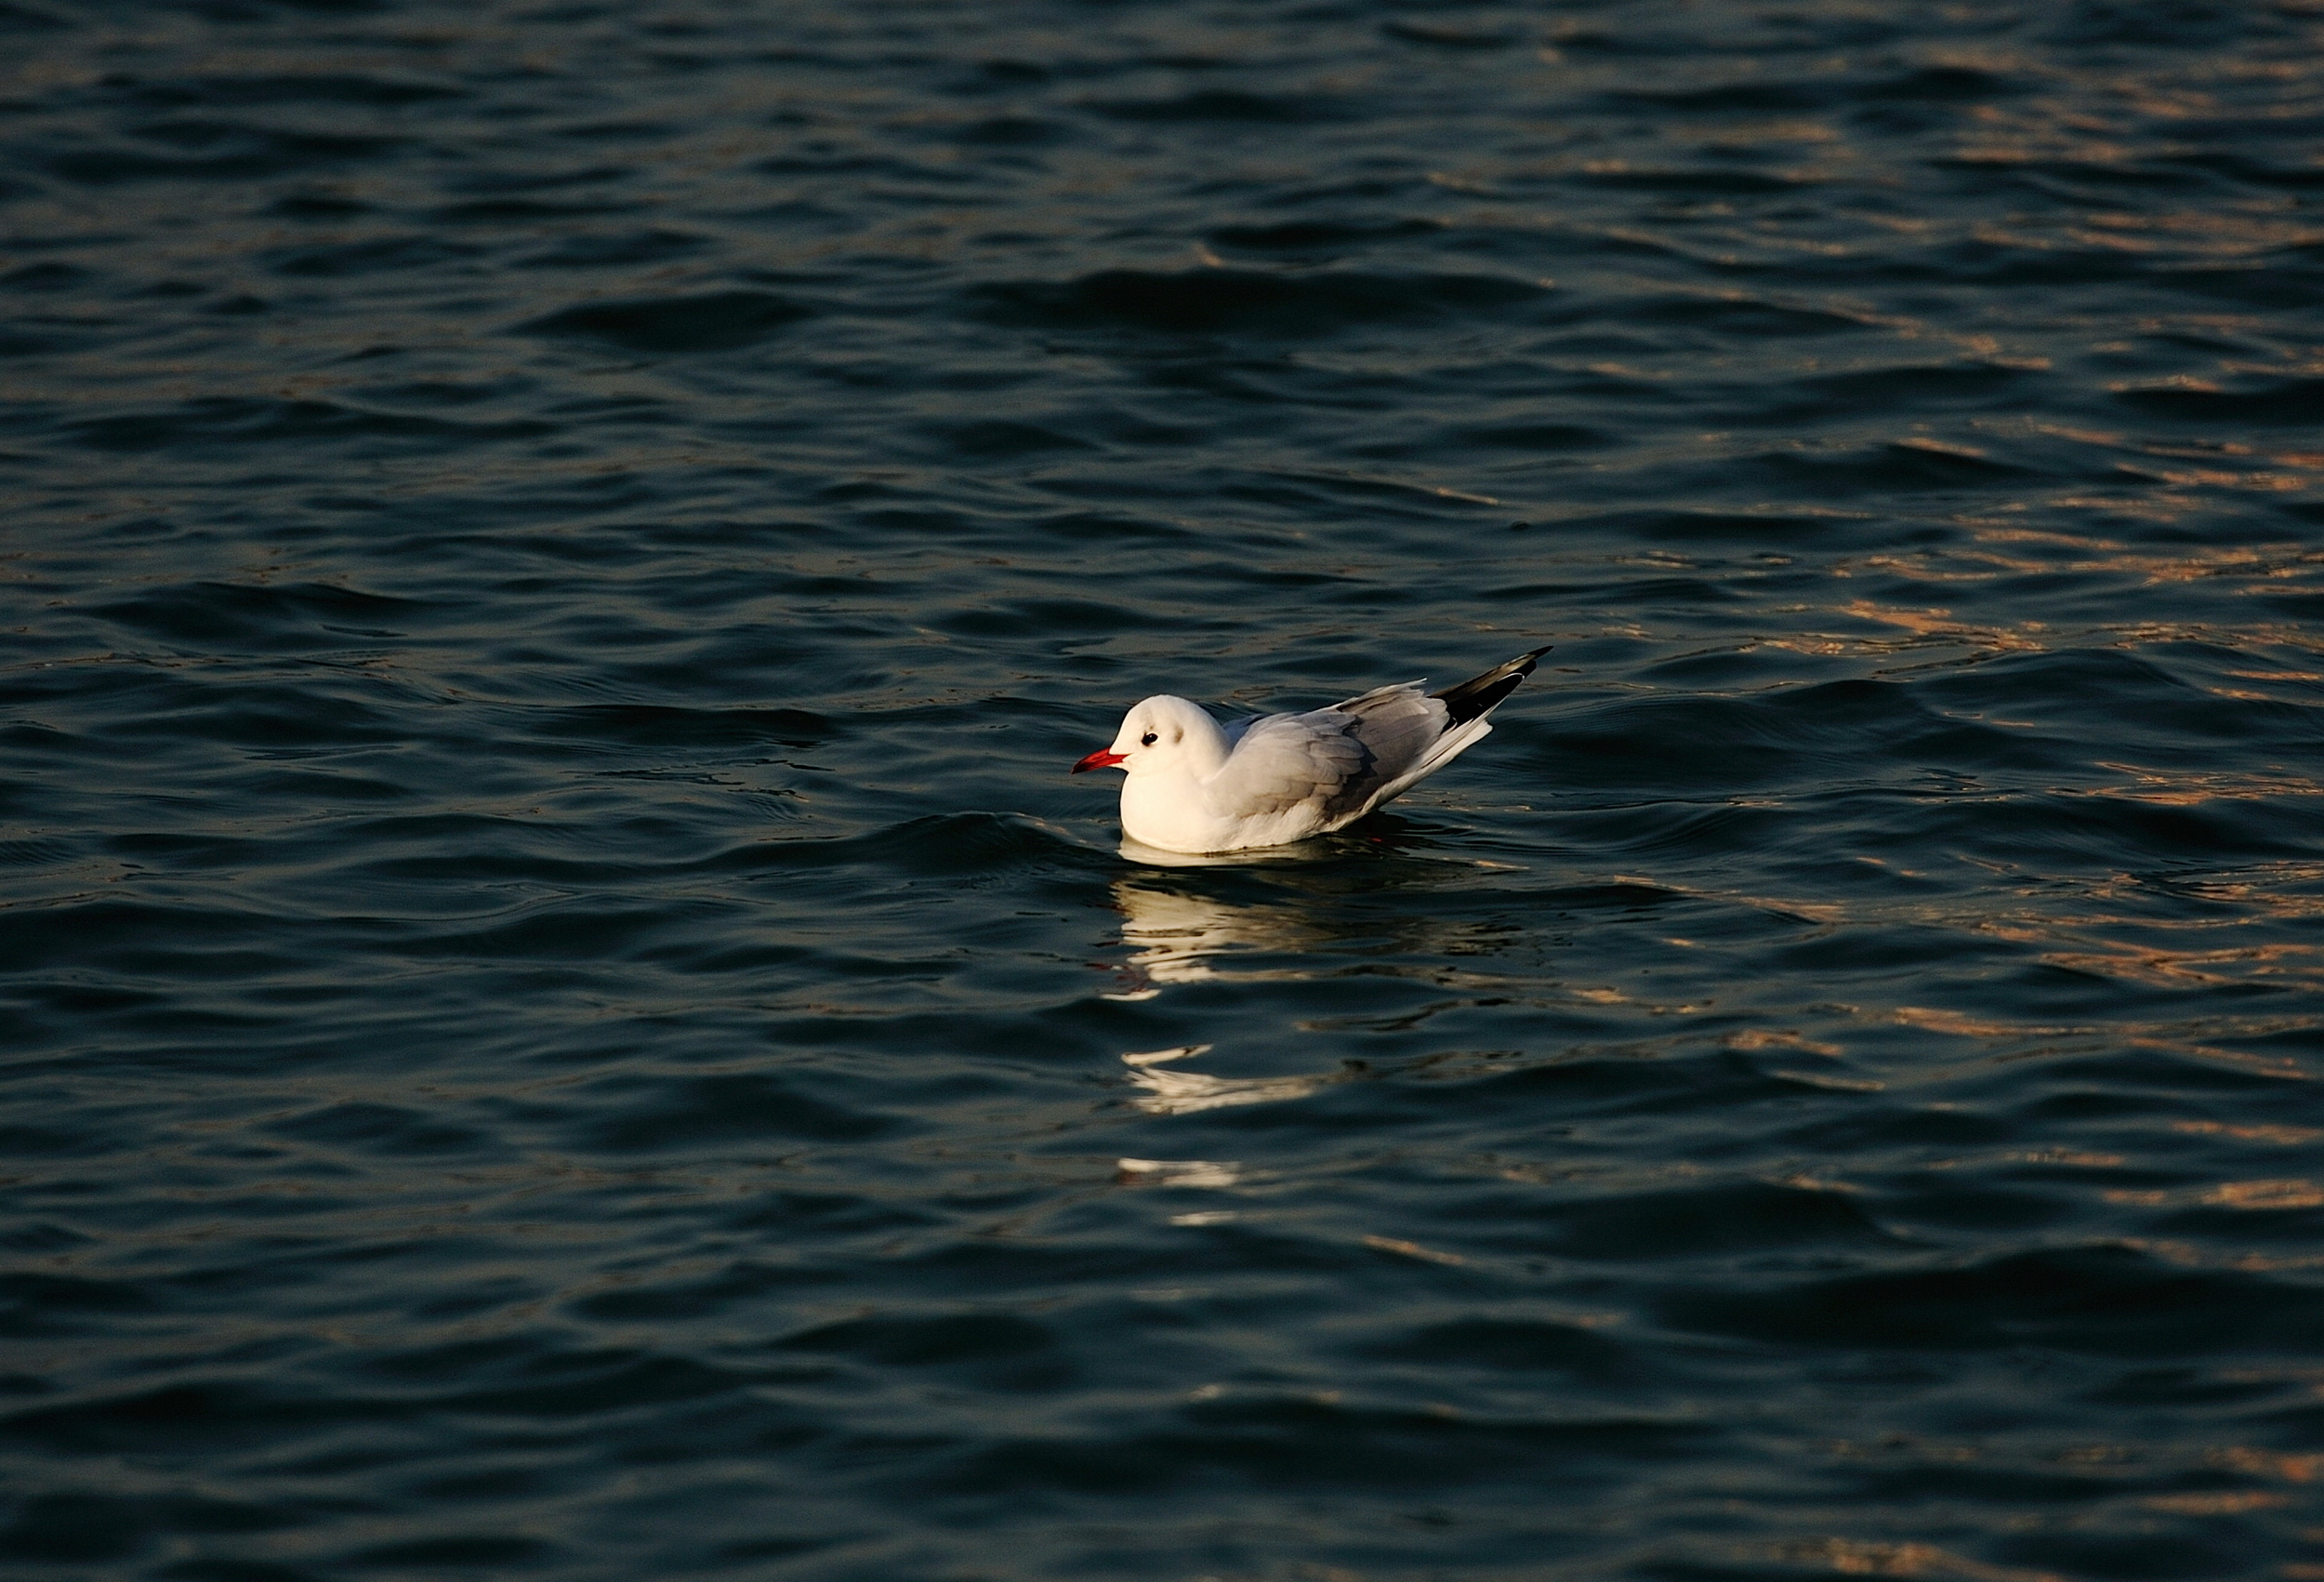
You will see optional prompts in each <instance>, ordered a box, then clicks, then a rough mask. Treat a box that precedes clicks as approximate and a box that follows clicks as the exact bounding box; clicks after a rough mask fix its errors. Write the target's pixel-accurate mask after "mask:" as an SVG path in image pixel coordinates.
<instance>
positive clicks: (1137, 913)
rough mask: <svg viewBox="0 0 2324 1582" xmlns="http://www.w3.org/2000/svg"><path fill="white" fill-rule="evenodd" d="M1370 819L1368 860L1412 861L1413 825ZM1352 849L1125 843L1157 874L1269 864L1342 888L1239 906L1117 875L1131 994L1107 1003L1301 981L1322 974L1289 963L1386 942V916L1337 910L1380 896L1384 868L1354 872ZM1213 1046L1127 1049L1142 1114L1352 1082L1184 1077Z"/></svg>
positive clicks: (1292, 1095) (1339, 845) (1312, 844)
mask: <svg viewBox="0 0 2324 1582" xmlns="http://www.w3.org/2000/svg"><path fill="white" fill-rule="evenodd" d="M1367 823H1369V824H1374V825H1375V826H1376V829H1375V833H1374V834H1372V835H1371V836H1370V837H1355V838H1360V839H1362V840H1363V846H1364V849H1365V851H1366V854H1367V855H1372V856H1377V855H1379V854H1380V853H1382V852H1383V851H1387V852H1394V853H1396V854H1399V855H1401V854H1402V852H1401V848H1400V847H1399V846H1396V845H1391V844H1390V841H1391V839H1392V837H1394V836H1396V835H1398V834H1401V833H1403V830H1404V824H1403V821H1401V820H1391V819H1387V818H1381V819H1378V820H1375V821H1367ZM1350 842H1351V837H1336V838H1332V839H1327V840H1314V841H1306V842H1303V843H1301V845H1299V846H1293V847H1278V848H1274V849H1273V850H1268V851H1264V852H1239V853H1233V854H1229V855H1225V856H1193V857H1190V856H1186V855H1183V854H1181V853H1177V852H1155V851H1148V850H1145V849H1143V848H1139V847H1136V846H1135V843H1133V842H1125V843H1124V845H1123V850H1122V855H1123V856H1125V857H1128V858H1130V859H1131V860H1132V861H1135V862H1139V863H1141V864H1146V865H1148V866H1152V867H1172V868H1192V867H1222V866H1233V867H1246V868H1248V867H1257V866H1266V867H1269V868H1271V869H1275V870H1277V871H1280V870H1281V869H1282V868H1283V867H1285V866H1288V865H1305V867H1306V873H1307V874H1309V875H1312V876H1313V877H1315V878H1316V879H1318V880H1326V879H1328V880H1330V881H1334V882H1327V883H1321V884H1312V885H1303V886H1301V887H1300V889H1301V890H1304V891H1305V893H1304V894H1294V895H1293V896H1291V897H1290V898H1289V899H1287V900H1283V901H1269V902H1234V901H1228V900H1225V899H1223V898H1221V897H1219V896H1216V895H1211V894H1206V893H1204V892H1203V890H1201V889H1200V888H1198V881H1197V882H1196V883H1185V884H1173V883H1171V882H1170V881H1169V879H1167V878H1165V877H1163V876H1161V875H1158V874H1144V875H1138V876H1133V877H1122V878H1117V879H1116V880H1115V881H1114V886H1113V899H1114V905H1115V908H1116V910H1117V911H1119V912H1120V913H1121V915H1122V919H1123V921H1122V930H1121V933H1122V943H1123V944H1125V945H1127V946H1129V947H1130V953H1131V954H1130V956H1129V960H1128V961H1127V962H1125V963H1124V964H1123V969H1122V971H1123V984H1122V986H1121V987H1119V988H1117V989H1116V990H1114V991H1113V992H1112V993H1109V994H1107V995H1104V996H1103V997H1104V998H1106V999H1110V1000H1150V999H1153V998H1155V996H1157V995H1160V994H1161V993H1162V991H1163V989H1164V988H1165V987H1169V986H1176V985H1182V984H1189V983H1221V982H1247V983H1260V982H1296V981H1299V980H1302V979H1306V978H1310V977H1313V976H1314V974H1315V968H1314V964H1313V962H1312V960H1306V959H1302V960H1295V961H1287V960H1284V959H1282V958H1283V957H1285V956H1301V957H1312V956H1314V955H1316V954H1319V953H1323V952H1327V951H1330V950H1332V949H1334V948H1336V947H1342V946H1344V945H1345V944H1346V943H1348V941H1350V940H1351V939H1354V938H1375V937H1377V936H1378V934H1379V932H1380V918H1379V917H1378V916H1376V915H1373V916H1363V915H1355V914H1352V913H1350V912H1349V911H1348V910H1347V909H1345V908H1344V907H1341V906H1339V905H1335V904H1334V903H1336V902H1342V901H1345V900H1347V899H1349V898H1350V896H1351V894H1352V893H1353V894H1362V893H1368V892H1369V891H1371V890H1375V889H1376V888H1378V880H1379V874H1378V871H1377V869H1369V870H1364V871H1360V872H1359V873H1357V874H1354V875H1352V874H1351V868H1350V864H1349V861H1348V860H1349V858H1350V857H1351V855H1352V853H1351V852H1350V850H1348V848H1349V844H1350ZM1335 859H1336V861H1335ZM1286 877H1288V876H1286ZM1351 877H1355V878H1357V879H1358V880H1359V881H1360V882H1359V885H1358V886H1353V887H1351V886H1349V884H1348V881H1349V879H1350V878H1351ZM1407 922H1408V920H1407ZM1399 931H1401V930H1399ZM1234 956H1245V957H1248V958H1253V959H1251V960H1250V963H1249V965H1248V966H1244V967H1240V968H1237V967H1234V966H1229V965H1226V958H1229V957H1234ZM1270 957H1272V958H1274V959H1269V958H1270ZM1210 1048H1211V1046H1210V1045H1208V1044H1189V1045H1184V1046H1182V1047H1180V1048H1169V1049H1147V1050H1133V1051H1129V1052H1127V1053H1125V1054H1124V1055H1123V1056H1122V1063H1123V1064H1124V1065H1126V1066H1128V1067H1129V1080H1130V1081H1131V1082H1133V1083H1135V1084H1136V1085H1137V1086H1138V1087H1139V1088H1142V1089H1144V1092H1143V1093H1142V1095H1141V1096H1140V1097H1139V1098H1138V1099H1137V1100H1136V1101H1134V1102H1135V1103H1136V1104H1137V1106H1138V1108H1140V1109H1141V1110H1143V1111H1145V1112H1146V1113H1147V1114H1156V1115H1184V1114H1197V1113H1199V1112H1201V1111H1204V1110H1216V1109H1223V1108H1226V1107H1228V1106H1231V1105H1236V1104H1267V1103H1280V1102H1283V1101H1287V1100H1293V1099H1304V1098H1306V1097H1307V1096H1308V1095H1309V1094H1311V1093H1314V1092H1315V1091H1317V1090H1318V1089H1320V1088H1327V1087H1330V1086H1332V1085H1333V1084H1335V1083H1340V1082H1345V1081H1348V1080H1349V1079H1350V1073H1349V1072H1348V1071H1346V1070H1345V1069H1339V1070H1334V1071H1331V1072H1327V1073H1323V1074H1312V1075H1295V1076H1266V1077H1224V1076H1212V1075H1210V1074H1208V1073H1205V1072H1199V1071H1189V1070H1183V1069H1181V1068H1180V1067H1179V1066H1178V1065H1177V1063H1176V1062H1179V1061H1191V1060H1194V1059H1195V1058H1196V1057H1198V1056H1200V1055H1204V1054H1207V1053H1208V1051H1209V1050H1210Z"/></svg>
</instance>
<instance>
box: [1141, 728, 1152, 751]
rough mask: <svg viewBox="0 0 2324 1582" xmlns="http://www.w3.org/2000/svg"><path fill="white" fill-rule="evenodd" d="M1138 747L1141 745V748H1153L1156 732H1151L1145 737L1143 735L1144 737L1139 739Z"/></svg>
mask: <svg viewBox="0 0 2324 1582" xmlns="http://www.w3.org/2000/svg"><path fill="white" fill-rule="evenodd" d="M1138 745H1140V746H1142V747H1151V746H1153V745H1154V732H1151V731H1149V732H1146V733H1145V734H1144V735H1142V736H1141V737H1139V738H1138Z"/></svg>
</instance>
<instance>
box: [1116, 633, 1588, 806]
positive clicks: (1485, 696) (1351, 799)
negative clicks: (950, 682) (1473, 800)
mask: <svg viewBox="0 0 2324 1582" xmlns="http://www.w3.org/2000/svg"><path fill="white" fill-rule="evenodd" d="M1549 652H1550V651H1549V649H1548V648H1547V647H1542V648H1537V649H1535V650H1533V652H1531V653H1521V654H1519V655H1518V656H1517V657H1516V658H1514V659H1512V660H1510V661H1509V662H1508V663H1507V664H1505V665H1496V666H1493V668H1491V669H1490V670H1487V671H1486V672H1485V674H1484V675H1482V676H1475V677H1472V678H1471V679H1468V680H1466V681H1463V682H1461V683H1460V685H1459V686H1457V687H1446V689H1445V690H1444V691H1443V692H1422V691H1421V690H1420V689H1421V688H1422V687H1423V686H1425V685H1426V684H1427V683H1425V682H1422V681H1406V682H1404V683H1403V684H1402V685H1399V686H1393V687H1375V688H1374V689H1373V690H1372V691H1370V692H1366V693H1364V694H1362V695H1361V696H1359V697H1352V698H1350V699H1348V701H1347V702H1345V703H1337V704H1334V705H1331V706H1330V707H1329V708H1318V709H1314V710H1312V711H1310V712H1309V713H1306V714H1269V715H1262V716H1261V717H1260V718H1256V719H1245V720H1238V721H1237V722H1236V723H1235V724H1233V725H1226V726H1221V724H1220V723H1219V722H1218V721H1217V720H1215V719H1213V718H1210V716H1209V715H1208V713H1207V712H1205V711H1204V710H1203V708H1202V707H1201V705H1197V704H1192V703H1188V702H1187V701H1186V700H1185V699H1184V698H1174V697H1170V696H1169V695H1167V694H1165V695H1163V696H1160V697H1151V698H1148V699H1146V701H1145V702H1143V703H1142V704H1140V705H1137V706H1136V707H1135V708H1132V709H1131V710H1130V711H1129V714H1127V715H1125V716H1124V717H1123V718H1122V728H1121V731H1120V732H1119V733H1118V734H1116V736H1115V738H1114V745H1112V746H1110V747H1108V748H1106V749H1105V750H1104V751H1103V752H1095V753H1091V754H1090V755H1089V757H1088V758H1083V759H1082V760H1081V761H1080V762H1079V763H1077V764H1076V765H1074V767H1073V772H1074V773H1076V774H1079V773H1081V772H1082V771H1084V770H1090V769H1119V770H1120V771H1122V772H1123V773H1124V774H1125V775H1127V776H1128V777H1129V778H1127V779H1126V780H1124V781H1123V782H1122V833H1123V834H1124V835H1127V836H1129V837H1130V838H1131V839H1132V840H1136V841H1140V842H1142V843H1143V844H1145V845H1147V846H1153V847H1158V848H1160V849H1161V850H1165V851H1185V852H1212V851H1240V850H1245V849H1246V848H1248V847H1252V846H1282V845H1286V844H1288V843H1289V842H1291V841H1294V840H1304V839H1306V838H1307V837H1309V836H1311V835H1327V834H1329V833H1330V832H1331V831H1333V830H1335V829H1340V828H1342V827H1344V826H1345V825H1348V824H1353V823H1354V822H1355V821H1356V820H1358V819H1360V818H1362V817H1363V816H1364V815H1365V814H1366V813H1368V812H1370V811H1372V810H1373V809H1374V808H1377V807H1379V806H1380V804H1381V803H1382V802H1385V801H1387V800H1388V799H1389V798H1392V797H1396V796H1400V795H1402V794H1403V793H1404V792H1406V791H1408V790H1410V789H1411V788H1412V787H1413V786H1415V785H1418V784H1419V783H1420V782H1421V781H1423V780H1426V779H1427V778H1428V777H1429V776H1430V775H1432V774H1434V773H1435V772H1436V771H1438V770H1440V769H1442V768H1444V767H1445V766H1446V764H1448V763H1450V762H1452V760H1453V759H1455V758H1459V756H1460V755H1461V754H1462V753H1464V752H1466V751H1468V750H1469V749H1470V748H1471V747H1472V746H1474V745H1476V744H1477V743H1478V742H1480V741H1482V740H1483V739H1484V738H1485V736H1486V733H1487V732H1490V731H1491V730H1492V729H1493V727H1492V725H1491V724H1490V723H1488V722H1487V721H1486V715H1488V714H1491V713H1492V712H1493V710H1494V708H1495V707H1496V706H1497V705H1499V703H1500V701H1501V700H1502V699H1503V698H1505V697H1507V696H1509V694H1510V693H1512V692H1515V691H1516V690H1517V684H1518V683H1519V682H1520V681H1523V680H1524V679H1525V678H1526V677H1527V676H1529V675H1531V674H1532V673H1533V666H1534V662H1535V661H1536V660H1538V659H1539V658H1540V657H1541V656H1542V655H1543V654H1545V653H1549Z"/></svg>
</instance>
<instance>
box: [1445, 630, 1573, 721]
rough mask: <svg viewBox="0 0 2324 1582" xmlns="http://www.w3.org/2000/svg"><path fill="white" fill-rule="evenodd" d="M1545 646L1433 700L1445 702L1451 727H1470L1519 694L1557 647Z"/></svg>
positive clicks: (1547, 644)
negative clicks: (1520, 686)
mask: <svg viewBox="0 0 2324 1582" xmlns="http://www.w3.org/2000/svg"><path fill="white" fill-rule="evenodd" d="M1556 646H1557V645H1556V644H1555V643H1547V642H1545V643H1543V644H1542V645H1541V646H1540V647H1539V648H1537V649H1535V650H1533V651H1532V652H1531V653H1521V654H1519V655H1518V656H1517V657H1516V658H1514V659H1512V660H1509V661H1507V662H1506V663H1504V664H1500V665H1496V666H1493V668H1491V669H1490V670H1487V671H1486V673H1485V674H1484V675H1482V676H1472V677H1470V678H1469V679H1467V680H1465V681H1463V682H1461V683H1460V685H1459V686H1457V687H1446V689H1445V690H1444V691H1443V692H1431V693H1430V694H1429V696H1431V697H1433V698H1435V699H1437V700H1439V701H1440V702H1442V703H1443V704H1444V705H1445V711H1446V713H1447V714H1449V715H1450V716H1451V717H1452V718H1450V719H1449V720H1447V721H1446V723H1447V724H1448V725H1466V724H1467V723H1468V722H1469V721H1470V720H1472V719H1475V718H1479V717H1481V716H1484V715H1487V714H1490V713H1492V712H1493V709H1494V706H1495V705H1498V704H1499V702H1500V701H1501V699H1503V698H1505V697H1507V696H1508V695H1509V694H1510V693H1512V692H1515V691H1516V690H1517V687H1518V684H1519V683H1520V682H1522V681H1523V680H1524V679H1525V678H1526V677H1527V676H1530V675H1532V674H1533V666H1534V664H1535V662H1536V661H1538V659H1539V658H1540V657H1541V656H1542V655H1543V654H1545V653H1549V652H1550V650H1551V649H1552V648H1554V647H1556Z"/></svg>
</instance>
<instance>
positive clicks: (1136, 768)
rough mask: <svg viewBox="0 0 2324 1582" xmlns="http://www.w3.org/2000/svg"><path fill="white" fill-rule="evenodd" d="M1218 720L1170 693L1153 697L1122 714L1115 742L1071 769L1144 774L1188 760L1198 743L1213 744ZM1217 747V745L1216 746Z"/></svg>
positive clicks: (1199, 706)
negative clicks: (1117, 770) (1120, 726)
mask: <svg viewBox="0 0 2324 1582" xmlns="http://www.w3.org/2000/svg"><path fill="white" fill-rule="evenodd" d="M1218 736H1219V723H1218V721H1217V720H1215V719H1213V718H1210V716H1209V715H1208V714H1206V713H1205V712H1203V708H1202V705H1199V704H1192V703H1188V702H1187V701H1186V700H1185V699H1184V698H1174V697H1170V696H1169V695H1168V694H1164V695H1163V696H1160V697H1151V698H1148V699H1146V701H1145V702H1143V703H1142V704H1139V705H1137V706H1136V707H1134V708H1132V709H1131V710H1130V711H1129V713H1128V714H1126V715H1124V716H1122V728H1121V730H1120V731H1119V732H1116V734H1115V736H1114V745H1112V746H1110V747H1108V748H1106V749H1105V750H1104V751H1103V752H1098V753H1091V754H1090V755H1089V757H1088V758H1083V759H1082V760H1081V761H1080V762H1079V763H1077V764H1076V765H1074V766H1073V771H1072V772H1074V773H1076V774H1079V773H1081V772H1082V771H1084V770H1090V769H1119V770H1120V771H1122V772H1123V773H1125V774H1145V773H1150V772H1152V771H1155V770H1160V769H1167V768H1169V766H1170V765H1172V764H1174V763H1183V762H1185V761H1186V759H1187V757H1188V754H1189V752H1190V751H1191V750H1193V749H1194V748H1195V745H1203V746H1211V745H1213V744H1215V743H1216V742H1217V740H1218ZM1214 750H1215V748H1214Z"/></svg>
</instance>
